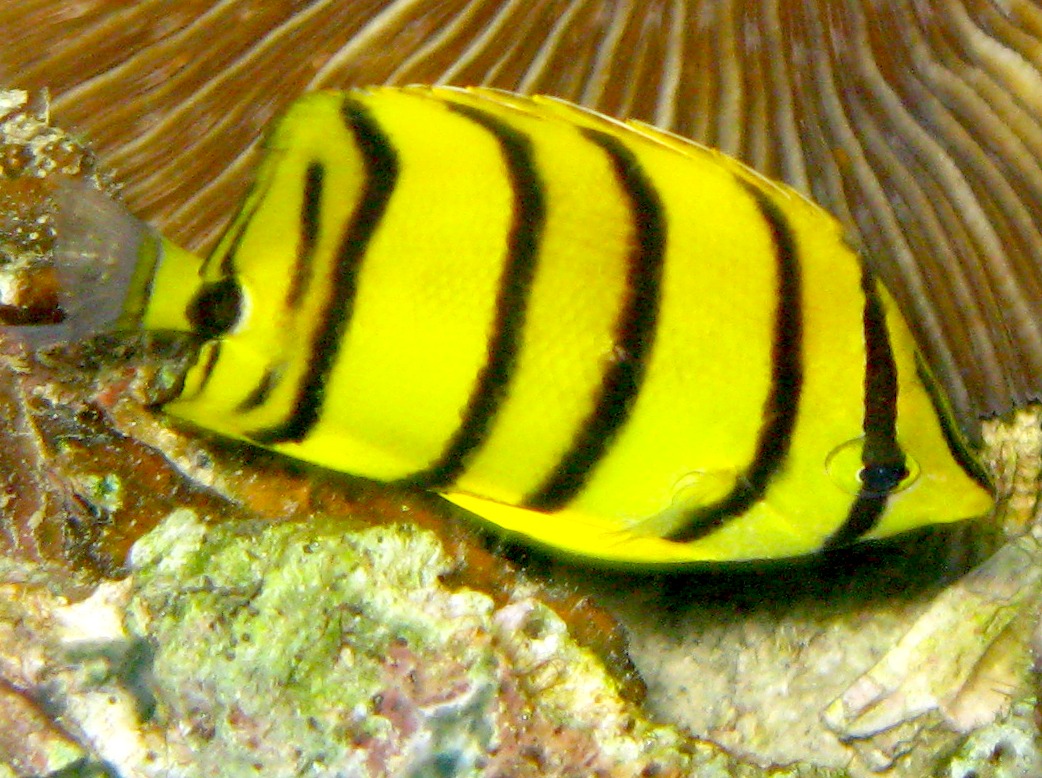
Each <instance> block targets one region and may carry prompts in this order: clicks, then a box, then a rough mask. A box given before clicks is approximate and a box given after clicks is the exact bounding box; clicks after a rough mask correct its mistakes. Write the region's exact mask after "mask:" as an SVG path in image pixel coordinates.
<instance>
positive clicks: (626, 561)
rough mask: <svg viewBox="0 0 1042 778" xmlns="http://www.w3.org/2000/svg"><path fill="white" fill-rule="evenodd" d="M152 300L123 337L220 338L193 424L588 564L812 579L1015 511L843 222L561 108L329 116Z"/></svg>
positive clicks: (415, 102)
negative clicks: (876, 551)
mask: <svg viewBox="0 0 1042 778" xmlns="http://www.w3.org/2000/svg"><path fill="white" fill-rule="evenodd" d="M134 278H135V281H134V283H133V285H132V289H131V292H130V293H129V294H128V296H127V303H126V306H125V310H124V312H123V319H124V321H126V320H133V321H135V322H137V323H138V324H139V325H140V326H143V327H146V328H151V329H172V330H182V331H189V332H193V333H195V334H196V335H198V336H199V337H200V338H201V340H202V345H201V348H200V350H199V358H198V360H197V362H196V363H195V364H194V366H193V367H192V368H191V369H190V371H189V372H188V374H187V375H186V378H185V382H184V387H183V391H182V392H181V394H180V396H179V397H178V398H177V399H175V400H174V401H172V402H171V403H169V404H168V405H167V406H166V411H167V412H168V413H170V414H171V415H173V416H175V417H179V418H182V419H185V420H187V421H189V422H191V423H193V424H195V425H198V426H199V427H202V428H205V429H207V430H211V431H213V432H216V433H219V434H221V435H225V436H230V437H233V438H237V439H239V440H243V441H246V442H249V443H252V444H255V445H260V446H264V447H266V448H269V449H272V450H275V451H278V452H281V453H284V454H286V455H289V456H292V457H297V458H299V459H302V460H307V461H309V462H313V463H315V464H317V465H320V466H323V467H327V468H331V469H333V470H338V471H344V472H348V473H352V474H357V475H360V476H364V477H367V478H372V479H377V480H380V481H391V482H403V483H407V484H411V485H415V486H418V487H422V488H425V489H430V490H433V491H435V492H438V493H440V494H442V495H444V496H445V497H446V498H448V499H449V500H451V501H452V502H454V503H456V504H458V505H460V506H462V507H464V508H465V509H467V510H469V511H471V512H473V513H474V514H477V515H478V516H480V517H483V518H484V519H486V520H487V521H489V522H491V523H492V524H494V525H496V526H498V527H500V528H502V529H503V530H504V531H506V532H508V533H512V534H516V535H519V536H521V537H523V538H525V539H527V540H529V541H531V542H535V543H537V544H540V545H543V546H546V547H549V548H551V549H554V550H557V551H560V552H563V553H565V554H569V555H573V556H578V557H585V558H589V559H595V560H598V561H601V562H607V563H611V564H620V565H639V566H659V565H682V564H686V563H700V562H715V561H735V560H755V559H771V558H785V557H794V556H801V555H805V554H810V553H813V552H816V551H819V550H821V549H823V548H831V547H836V546H842V545H846V544H848V543H851V542H854V541H857V540H862V539H876V538H883V537H888V536H891V535H895V534H899V533H901V532H904V531H906V530H909V529H912V528H916V527H920V526H923V525H926V524H933V523H943V522H950V521H956V520H959V519H964V518H969V517H973V516H977V515H980V514H983V513H985V512H986V511H987V510H988V509H989V507H990V505H991V502H992V498H991V495H990V494H989V492H988V490H987V489H986V488H985V486H983V485H982V483H981V482H980V478H979V476H978V475H977V473H976V471H975V469H974V467H973V466H972V464H971V463H970V462H969V460H968V456H967V453H966V451H965V448H964V445H963V443H962V440H961V438H960V436H959V435H958V433H957V432H956V431H955V429H954V426H953V425H951V423H950V422H949V418H948V415H947V410H946V407H945V402H944V399H943V398H942V397H941V396H940V395H939V394H938V393H937V391H936V390H934V389H932V388H931V387H930V386H928V384H929V383H930V381H929V374H928V373H927V372H926V370H925V368H923V367H922V366H921V365H920V364H919V363H918V360H917V356H916V350H915V343H914V341H913V338H912V335H911V333H910V332H909V329H908V327H907V326H906V324H905V322H904V321H903V319H902V317H901V315H900V313H899V312H898V311H897V309H896V307H895V305H894V303H893V302H892V300H891V298H890V296H889V294H888V293H887V291H886V290H885V289H884V288H883V287H882V286H881V285H880V284H879V283H878V282H877V281H876V279H875V278H874V277H873V276H872V275H871V274H870V273H869V272H868V270H867V269H866V268H865V266H864V264H863V263H862V262H861V261H860V259H859V257H858V255H857V253H856V251H855V250H854V249H852V248H851V246H850V245H849V243H848V242H847V241H846V239H845V238H844V235H843V231H842V229H841V228H840V226H839V225H838V224H837V223H836V222H835V221H834V220H833V219H832V217H831V216H829V215H828V214H827V213H826V212H825V211H823V210H822V209H821V208H819V207H818V206H816V205H814V204H813V203H811V202H809V201H808V200H806V199H805V198H803V197H802V196H800V195H799V194H797V193H796V192H795V191H793V190H791V189H789V188H788V187H785V186H783V185H780V184H777V183H774V182H771V181H768V180H766V179H764V178H762V177H761V176H759V175H758V174H756V173H755V172H753V171H752V170H750V169H749V168H747V167H745V166H744V165H742V164H741V163H739V162H737V161H735V160H733V159H731V158H729V157H726V156H725V155H723V154H721V153H719V152H716V151H713V150H711V149H708V148H705V147H702V146H700V145H697V144H694V143H692V142H689V141H686V140H684V139H682V138H679V137H676V136H672V135H669V134H667V133H665V132H662V131H659V130H655V129H654V128H651V127H648V126H645V125H639V124H634V123H621V122H617V121H614V120H611V119H609V118H606V117H604V116H601V115H599V114H595V113H593V112H590V111H586V110H583V109H580V108H578V107H576V106H574V105H571V104H568V103H564V102H562V101H556V100H553V99H549V98H527V97H520V96H517V95H513V94H509V93H504V92H497V91H492V90H481V89H472V90H461V89H449V88H427V87H409V88H374V89H367V90H356V91H351V92H345V93H332V92H323V93H315V94H311V95H308V96H305V97H303V98H302V99H301V100H299V101H298V102H297V103H296V104H295V105H294V106H293V107H292V108H291V109H290V110H289V112H288V113H287V114H286V115H285V116H284V117H283V118H282V119H281V121H279V122H278V123H277V124H276V125H275V126H274V128H273V129H272V131H271V132H270V134H269V136H268V139H267V144H266V154H265V157H264V159H263V161H262V163H261V165H260V167H259V170H258V173H257V176H256V179H255V181H254V183H253V186H252V188H251V190H250V192H249V194H248V195H247V197H246V198H245V200H244V203H243V205H242V207H241V210H240V211H239V213H238V215H237V216H236V218H235V219H234V220H233V221H232V223H231V224H230V226H229V228H228V230H227V231H226V233H225V234H224V236H223V237H222V239H221V240H220V241H219V243H218V245H217V246H216V248H215V250H214V251H213V253H212V254H211V255H210V256H209V257H208V258H207V259H206V260H205V261H201V260H198V259H196V258H195V257H193V256H192V255H190V254H187V253H185V252H182V251H180V250H178V249H176V247H173V246H172V245H169V244H165V245H164V247H163V250H161V251H158V252H150V253H149V257H148V258H147V259H145V260H142V262H141V263H140V266H139V268H138V269H137V272H136V273H135V275H134Z"/></svg>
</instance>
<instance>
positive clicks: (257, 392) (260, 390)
mask: <svg viewBox="0 0 1042 778" xmlns="http://www.w3.org/2000/svg"><path fill="white" fill-rule="evenodd" d="M281 374H282V366H281V365H280V366H279V367H277V368H276V367H269V368H268V369H267V370H265V371H264V375H262V376H261V380H260V381H258V382H257V385H256V386H255V387H253V391H252V392H250V393H249V394H248V395H246V399H244V400H243V401H242V402H241V403H239V404H238V405H237V406H236V407H235V410H236V412H237V413H246V412H247V411H252V410H253V409H254V408H259V407H260V406H262V405H264V403H266V402H267V401H268V398H269V397H271V393H272V392H273V391H275V387H276V386H278V383H279V378H281Z"/></svg>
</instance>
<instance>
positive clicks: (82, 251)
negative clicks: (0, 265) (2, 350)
mask: <svg viewBox="0 0 1042 778" xmlns="http://www.w3.org/2000/svg"><path fill="white" fill-rule="evenodd" d="M55 204H56V212H55V220H54V226H55V234H56V241H55V249H54V254H53V266H52V267H51V268H47V269H46V270H45V271H44V272H42V273H39V279H40V280H39V282H40V283H48V284H53V285H54V287H56V292H57V306H58V315H57V316H51V317H50V319H51V320H52V322H54V321H55V320H57V321H56V323H46V324H24V326H9V327H7V328H5V332H7V334H9V335H10V336H12V337H14V338H17V339H18V340H20V341H21V342H23V343H25V344H26V345H27V346H29V347H31V348H39V347H42V346H48V345H52V344H55V343H60V342H63V341H70V340H79V339H82V338H86V337H89V336H91V335H96V334H98V333H100V332H105V331H108V330H113V329H119V328H126V327H130V326H134V325H135V323H136V322H134V321H129V320H128V316H129V317H130V318H133V309H134V308H135V307H136V308H140V306H139V305H137V306H133V305H132V306H131V312H130V313H129V314H128V313H125V310H124V309H125V307H126V305H127V303H128V296H129V298H131V299H130V302H133V298H135V297H140V293H139V292H137V291H136V289H135V287H136V286H141V285H142V283H141V282H140V279H138V283H137V284H135V278H136V277H135V273H136V272H137V273H138V276H140V275H141V272H142V269H143V268H146V267H147V266H149V265H154V263H155V257H156V256H157V255H158V252H159V250H160V246H161V238H160V236H159V235H158V233H156V232H155V231H154V230H152V229H151V228H150V227H148V225H146V224H145V223H144V222H142V221H140V220H139V219H136V218H135V217H133V216H132V215H131V214H130V212H129V211H127V209H126V208H125V207H123V206H122V205H120V204H119V203H116V202H114V201H113V200H112V199H110V198H109V197H108V196H107V195H105V194H104V193H103V192H101V191H99V190H97V189H96V188H94V187H93V186H91V185H90V184H88V183H86V182H84V181H80V180H73V179H62V180H61V181H60V183H59V184H58V188H57V191H56V194H55ZM150 258H152V259H151V261H149V259H150ZM34 282H36V281H34ZM12 313H13V312H12ZM4 318H5V319H6V321H7V322H8V323H9V324H22V322H19V321H17V316H15V315H12V314H11V313H9V314H8V315H6V316H5V317H4Z"/></svg>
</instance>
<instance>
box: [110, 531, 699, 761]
mask: <svg viewBox="0 0 1042 778" xmlns="http://www.w3.org/2000/svg"><path fill="white" fill-rule="evenodd" d="M132 564H133V568H134V577H133V594H132V597H131V600H130V603H129V607H128V613H129V614H130V619H129V622H128V623H129V633H130V637H131V639H134V640H141V641H145V642H147V643H148V645H150V646H152V651H153V653H152V656H151V665H150V672H149V675H150V678H151V688H152V689H153V691H154V694H155V705H154V719H153V721H152V723H151V726H154V727H160V728H163V729H164V730H165V731H166V732H167V736H168V737H169V743H168V747H169V748H170V752H169V753H170V754H172V755H177V756H176V758H175V759H176V762H177V763H178V765H179V766H178V770H179V775H183V776H193V775H199V776H204V775H205V776H213V775H229V776H233V775H234V776H239V775H251V774H257V775H311V774H320V775H360V776H361V775H372V776H428V775H429V776H471V775H473V776H478V775H490V776H492V775H503V776H523V775H533V776H537V775H538V776H546V775H573V774H576V775H577V774H581V771H582V770H589V772H588V773H585V774H605V775H641V774H642V773H643V772H644V771H645V770H647V771H651V773H650V774H655V775H671V774H672V775H680V774H683V773H684V772H685V765H686V763H687V762H688V757H686V756H683V755H681V754H680V752H679V751H677V747H678V746H679V745H680V744H681V743H682V741H683V738H681V737H680V736H679V735H678V734H677V733H676V732H675V731H674V730H672V729H669V728H664V727H656V726H653V725H651V724H649V723H648V722H647V721H645V720H644V719H643V718H642V717H641V716H640V714H639V713H638V711H637V710H636V709H635V708H634V707H632V706H631V705H629V704H627V703H625V702H623V701H622V700H621V699H620V697H619V696H618V693H617V687H616V684H615V682H614V681H613V680H612V679H611V678H610V677H609V676H608V674H607V673H606V672H605V670H604V669H603V667H602V666H601V664H600V662H598V661H597V660H596V659H595V658H594V657H593V655H592V654H590V653H589V652H588V651H586V650H585V649H582V648H580V647H578V646H577V645H576V644H575V643H574V642H573V641H572V639H571V638H570V637H569V635H568V632H567V629H566V628H565V626H564V625H563V623H562V622H561V620H560V619H559V618H558V617H557V615H556V614H554V612H553V611H551V610H550V609H549V608H547V607H546V606H544V605H541V604H540V603H539V602H538V601H536V600H534V599H530V598H526V597H524V596H523V595H519V596H518V598H517V599H515V600H514V601H512V602H510V603H508V604H506V605H505V606H503V607H501V608H496V607H495V605H494V603H493V600H492V599H491V598H490V597H489V596H487V595H485V594H481V593H478V592H475V591H471V590H467V589H458V590H452V589H449V588H447V587H446V586H444V585H442V583H441V581H440V578H439V576H440V575H441V574H443V573H445V572H447V571H448V570H449V562H448V559H447V557H446V556H445V554H444V552H443V551H442V548H441V546H440V544H439V543H438V541H437V539H436V537H435V536H434V535H432V534H431V533H428V532H425V531H422V530H419V529H417V528H415V527H414V526H412V525H409V524H396V525H388V526H379V527H371V528H365V529H360V530H353V529H350V528H348V527H346V526H345V524H344V523H343V522H334V521H328V522H324V523H323V522H319V523H317V524H316V523H308V524H283V525H277V526H271V525H263V524H259V523H257V524H236V525H222V526H218V527H207V526H205V525H203V524H202V523H200V522H199V521H198V520H197V519H196V517H195V516H194V515H193V514H192V513H190V512H187V511H183V512H178V513H175V514H174V515H172V516H171V517H170V518H169V519H168V520H167V521H166V522H164V523H163V524H162V525H161V526H160V527H159V528H158V529H156V530H155V531H153V532H152V533H150V534H149V535H147V536H146V537H145V538H143V539H142V540H141V541H139V542H138V544H137V545H136V546H135V548H134V552H133V557H132Z"/></svg>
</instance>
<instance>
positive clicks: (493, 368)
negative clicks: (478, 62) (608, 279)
mask: <svg viewBox="0 0 1042 778" xmlns="http://www.w3.org/2000/svg"><path fill="white" fill-rule="evenodd" d="M451 108H452V110H454V111H456V112H457V113H459V114H462V115H463V116H466V117H467V118H469V119H471V120H472V121H474V122H477V123H478V124H480V125H481V126H482V127H484V128H485V129H486V130H488V131H489V132H490V133H491V134H492V135H493V136H495V138H496V140H497V141H498V142H499V145H500V149H501V151H502V154H503V159H504V161H505V163H506V167H507V175H508V176H509V181H510V188H511V191H512V192H513V196H514V198H513V205H512V209H513V215H512V218H511V224H510V232H509V234H508V236H507V257H506V261H505V263H504V266H503V272H502V274H501V276H500V279H499V290H498V292H497V294H496V302H495V314H496V315H495V319H494V321H493V323H492V331H491V333H490V335H489V340H488V347H487V356H486V359H485V362H484V364H483V365H482V367H481V369H480V370H479V372H478V375H477V376H476V378H475V381H474V388H473V389H472V391H471V395H470V398H469V400H468V402H467V406H466V408H465V409H464V410H463V413H462V416H461V421H460V424H459V426H458V427H457V428H456V430H455V432H454V433H453V435H452V437H451V438H450V439H449V441H448V443H447V445H446V446H445V448H444V449H443V451H442V452H441V454H440V455H439V456H438V457H437V458H436V459H435V460H434V461H433V462H432V463H431V464H430V465H428V466H427V467H426V468H424V469H423V470H420V471H418V472H415V473H412V474H411V475H409V476H408V477H406V478H405V479H402V480H403V481H404V482H407V483H409V484H414V485H417V486H423V487H425V488H429V489H436V488H444V487H446V486H448V485H450V484H451V483H453V482H454V481H455V480H456V479H457V478H458V477H459V475H460V474H461V473H462V472H463V470H464V469H465V468H466V465H467V461H468V459H469V458H470V457H471V456H472V455H473V454H474V452H476V451H477V449H478V448H479V447H480V446H481V444H482V443H483V442H484V441H485V439H486V438H487V437H488V433H489V431H490V430H491V427H492V422H493V420H494V418H495V415H496V412H497V411H498V410H499V408H500V406H501V405H502V402H503V399H504V397H505V396H506V391H507V386H508V385H509V383H510V379H511V376H512V375H513V372H514V368H515V367H516V363H517V352H518V349H519V348H520V344H521V334H522V330H523V328H524V324H525V313H526V309H527V306H528V298H529V294H530V292H531V288H532V280H533V278H534V277H535V270H536V265H537V262H538V258H539V257H538V254H539V241H540V238H541V236H542V232H543V227H544V224H545V221H546V202H545V200H546V195H545V193H544V187H543V183H542V181H541V180H540V178H539V174H538V172H537V170H536V167H535V160H534V158H533V154H532V142H531V140H529V138H528V137H527V136H525V135H524V134H523V133H521V132H519V131H518V130H516V129H514V128H513V127H511V126H510V125H508V124H506V123H505V122H503V121H501V120H499V119H497V118H495V117H494V116H491V115H489V114H487V113H485V112H484V111H481V110H479V109H476V108H472V107H470V106H465V105H452V106H451Z"/></svg>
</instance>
